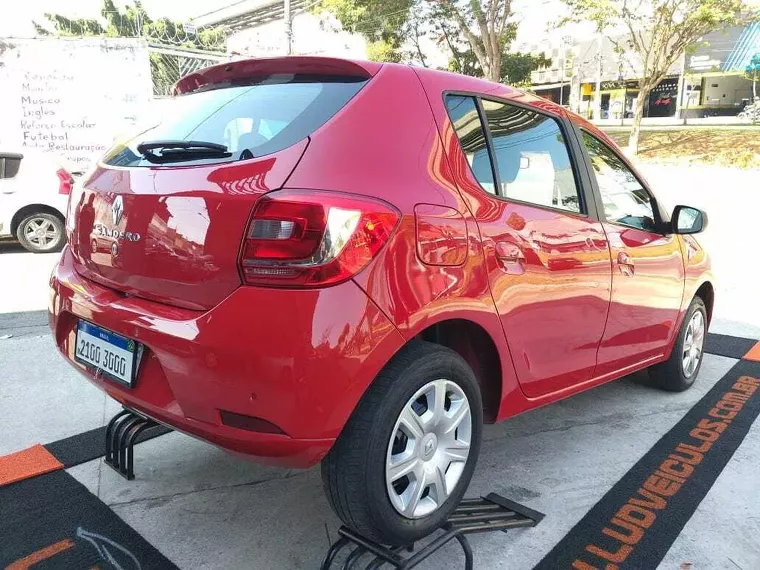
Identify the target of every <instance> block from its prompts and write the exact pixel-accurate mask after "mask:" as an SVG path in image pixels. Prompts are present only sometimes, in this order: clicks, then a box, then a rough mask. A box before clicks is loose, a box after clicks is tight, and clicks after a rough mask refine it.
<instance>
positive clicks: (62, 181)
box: [55, 168, 74, 196]
mask: <svg viewBox="0 0 760 570" xmlns="http://www.w3.org/2000/svg"><path fill="white" fill-rule="evenodd" d="M55 174H56V176H58V193H59V194H63V195H65V196H68V195H69V194H70V193H71V188H72V187H73V186H74V179H73V178H72V177H71V174H69V173H68V172H66V171H65V170H64V169H63V168H59V169H58V171H57V172H56V173H55Z"/></svg>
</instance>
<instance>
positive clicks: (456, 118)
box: [446, 95, 496, 194]
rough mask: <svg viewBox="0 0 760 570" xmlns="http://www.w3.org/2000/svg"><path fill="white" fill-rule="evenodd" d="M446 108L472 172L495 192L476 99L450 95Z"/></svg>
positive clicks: (489, 190) (482, 183)
mask: <svg viewBox="0 0 760 570" xmlns="http://www.w3.org/2000/svg"><path fill="white" fill-rule="evenodd" d="M446 109H447V110H448V112H449V118H450V119H451V122H452V124H453V125H454V130H455V131H456V133H457V137H458V138H459V144H460V145H461V146H462V150H463V151H464V155H465V156H466V157H467V162H469V163H470V168H471V169H472V173H473V174H474V175H475V178H476V179H477V181H478V182H480V185H481V186H482V187H483V189H484V190H485V191H486V192H489V193H491V194H495V193H496V186H495V185H494V182H493V170H492V169H491V159H490V157H489V156H488V145H487V144H486V135H485V133H484V132H483V124H482V123H481V122H480V116H479V115H478V108H477V105H476V104H475V99H474V98H472V97H463V96H461V95H448V96H447V97H446Z"/></svg>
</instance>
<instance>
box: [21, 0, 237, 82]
mask: <svg viewBox="0 0 760 570" xmlns="http://www.w3.org/2000/svg"><path fill="white" fill-rule="evenodd" d="M100 15H101V16H102V20H95V19H91V18H78V19H71V18H67V17H66V16H63V15H61V14H45V18H46V19H47V20H48V22H50V23H51V24H52V25H53V29H54V30H55V31H54V32H53V33H54V35H57V36H61V37H89V36H100V37H108V38H144V39H146V40H148V41H150V42H151V43H153V44H169V45H171V46H172V47H184V48H191V49H200V50H215V51H224V50H225V48H226V41H227V40H226V33H225V31H224V29H223V28H205V29H202V30H199V31H197V32H196V33H190V34H188V33H187V32H185V29H184V27H183V24H182V23H181V22H174V21H172V20H170V19H168V18H160V19H158V20H153V19H151V17H150V16H149V15H148V13H147V12H146V11H145V8H143V6H142V3H141V2H140V0H135V3H134V4H133V5H127V6H125V7H124V9H123V10H120V9H119V8H117V7H116V5H115V4H114V2H113V0H103V8H102V9H101V11H100ZM34 27H35V29H36V30H37V33H38V34H39V35H43V36H49V35H51V32H50V30H48V29H47V28H46V27H44V26H41V25H39V24H38V23H37V22H34ZM187 61H188V58H186V57H184V56H183V55H181V54H171V53H159V52H155V51H151V53H150V70H151V77H152V79H153V91H154V93H155V94H156V95H167V94H169V93H170V92H171V88H172V86H173V85H174V83H176V82H177V80H179V78H180V77H181V76H182V75H183V73H182V71H181V70H182V69H183V67H185V71H187V66H183V63H186V62H187Z"/></svg>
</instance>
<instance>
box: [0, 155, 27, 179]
mask: <svg viewBox="0 0 760 570" xmlns="http://www.w3.org/2000/svg"><path fill="white" fill-rule="evenodd" d="M22 158H23V157H22V155H20V154H0V180H2V179H4V178H15V177H16V175H17V174H18V170H19V167H20V166H21V159H22Z"/></svg>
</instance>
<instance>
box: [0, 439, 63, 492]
mask: <svg viewBox="0 0 760 570" xmlns="http://www.w3.org/2000/svg"><path fill="white" fill-rule="evenodd" d="M56 469H63V463H61V462H60V461H58V460H57V459H56V458H55V457H54V456H53V454H52V453H50V452H49V451H48V450H47V449H45V448H44V447H43V446H41V445H40V444H39V443H38V444H37V445H33V446H32V447H30V448H28V449H24V450H22V451H17V452H16V453H11V454H10V455H4V456H2V457H0V486H3V485H8V484H10V483H15V482H16V481H22V480H24V479H28V478H29V477H35V476H37V475H42V474H43V473H49V472H50V471H55V470H56Z"/></svg>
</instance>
